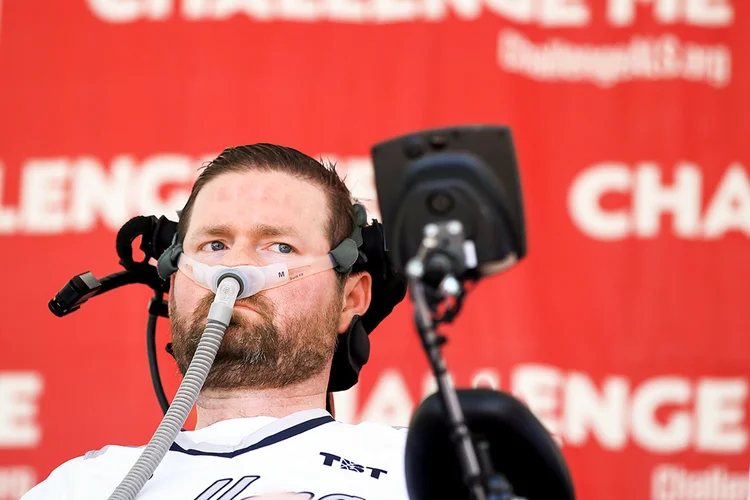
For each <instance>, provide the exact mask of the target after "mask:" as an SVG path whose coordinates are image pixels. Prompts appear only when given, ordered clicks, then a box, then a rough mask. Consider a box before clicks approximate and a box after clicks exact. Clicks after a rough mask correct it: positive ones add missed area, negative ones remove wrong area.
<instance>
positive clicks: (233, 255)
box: [221, 242, 267, 267]
mask: <svg viewBox="0 0 750 500" xmlns="http://www.w3.org/2000/svg"><path fill="white" fill-rule="evenodd" d="M221 260H222V261H221V264H222V265H224V266H228V267H234V266H265V265H266V264H267V263H266V262H264V261H263V258H262V257H261V256H260V254H259V253H258V249H257V247H256V245H254V244H252V243H251V242H248V243H240V244H235V246H234V247H233V248H231V249H230V250H229V252H227V253H226V254H225V255H224V258H223V259H221Z"/></svg>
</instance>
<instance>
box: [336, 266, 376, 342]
mask: <svg viewBox="0 0 750 500" xmlns="http://www.w3.org/2000/svg"><path fill="white" fill-rule="evenodd" d="M371 300H372V276H370V273H368V272H366V271H363V272H361V273H356V274H351V275H349V277H348V278H347V279H346V283H345V284H344V303H343V308H342V310H341V316H340V319H339V333H344V332H346V331H347V330H348V329H349V325H350V324H351V322H352V320H353V319H354V316H362V315H363V314H364V313H365V312H367V308H368V307H370V301H371Z"/></svg>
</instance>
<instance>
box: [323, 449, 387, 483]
mask: <svg viewBox="0 0 750 500" xmlns="http://www.w3.org/2000/svg"><path fill="white" fill-rule="evenodd" d="M320 455H321V456H322V457H323V465H325V466H326V467H335V465H334V464H338V465H339V468H340V469H344V470H348V471H352V472H358V473H360V474H364V473H365V471H369V473H370V477H372V478H375V479H380V475H381V474H388V471H387V470H383V469H378V468H376V467H369V466H366V465H361V464H358V463H356V462H355V461H353V460H350V459H348V458H343V457H340V456H338V455H334V454H333V453H325V452H322V451H321V452H320Z"/></svg>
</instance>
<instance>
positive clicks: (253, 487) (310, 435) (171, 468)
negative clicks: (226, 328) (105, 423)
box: [21, 409, 409, 500]
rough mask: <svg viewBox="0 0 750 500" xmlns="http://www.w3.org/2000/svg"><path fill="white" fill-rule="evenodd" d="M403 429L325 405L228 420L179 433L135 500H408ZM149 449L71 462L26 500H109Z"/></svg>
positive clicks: (112, 450)
mask: <svg viewBox="0 0 750 500" xmlns="http://www.w3.org/2000/svg"><path fill="white" fill-rule="evenodd" d="M406 433H407V429H405V428H394V427H390V426H387V425H383V424H377V423H371V422H366V423H361V424H357V425H350V424H344V423H341V422H337V421H336V420H334V419H333V417H331V415H330V414H329V413H328V412H326V411H325V410H321V409H315V410H305V411H301V412H297V413H294V414H292V415H289V416H287V417H284V418H273V417H253V418H236V419H231V420H225V421H221V422H217V423H215V424H213V425H210V426H208V427H205V428H203V429H200V430H195V431H185V432H181V433H180V434H179V435H178V436H177V439H175V442H174V444H173V445H172V447H171V449H170V451H169V452H167V454H166V456H165V457H164V460H162V462H161V464H160V465H159V467H157V469H156V471H155V472H154V475H153V476H152V477H151V479H149V480H148V481H147V482H146V485H145V486H144V487H143V489H142V490H141V492H140V493H139V494H138V496H137V497H136V498H137V499H139V500H140V499H143V500H154V499H160V500H161V499H175V500H219V499H221V500H243V499H248V498H252V497H254V496H256V495H261V494H266V493H278V492H295V493H306V495H307V497H308V498H309V499H310V500H322V499H326V500H407V499H408V498H409V497H408V494H407V491H406V480H405V477H404V448H405V444H406ZM142 449H143V448H131V447H124V446H106V447H104V448H102V449H101V450H98V451H94V452H89V453H87V454H86V455H85V456H83V457H78V458H74V459H72V460H70V461H68V462H66V463H64V464H63V465H61V466H60V467H58V468H57V469H55V470H54V471H53V472H52V473H51V474H50V476H49V477H48V478H47V479H46V480H45V481H43V482H42V483H40V484H38V485H37V486H35V487H34V488H33V489H32V490H31V491H29V492H28V493H27V494H26V495H25V496H24V497H22V499H21V500H42V499H44V500H63V499H64V500H89V499H90V500H106V499H107V498H109V495H110V494H111V493H112V492H113V491H114V489H115V488H116V487H117V485H118V484H120V481H122V479H123V478H124V477H125V474H126V473H127V472H128V470H130V467H131V466H132V465H133V464H134V463H135V461H136V460H137V459H138V457H139V456H140V454H141V451H142ZM302 498H305V497H302Z"/></svg>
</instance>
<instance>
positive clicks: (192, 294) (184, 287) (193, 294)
mask: <svg viewBox="0 0 750 500" xmlns="http://www.w3.org/2000/svg"><path fill="white" fill-rule="evenodd" d="M201 290H202V289H201V288H200V287H198V285H196V284H195V283H193V282H192V281H190V279H189V278H187V277H186V276H184V275H183V274H182V273H177V275H176V276H175V280H174V286H173V287H172V294H173V296H174V301H175V304H176V305H177V307H179V308H180V310H182V311H190V310H193V309H194V308H195V307H196V306H197V304H198V301H199V300H200V297H201V295H200V293H201Z"/></svg>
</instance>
